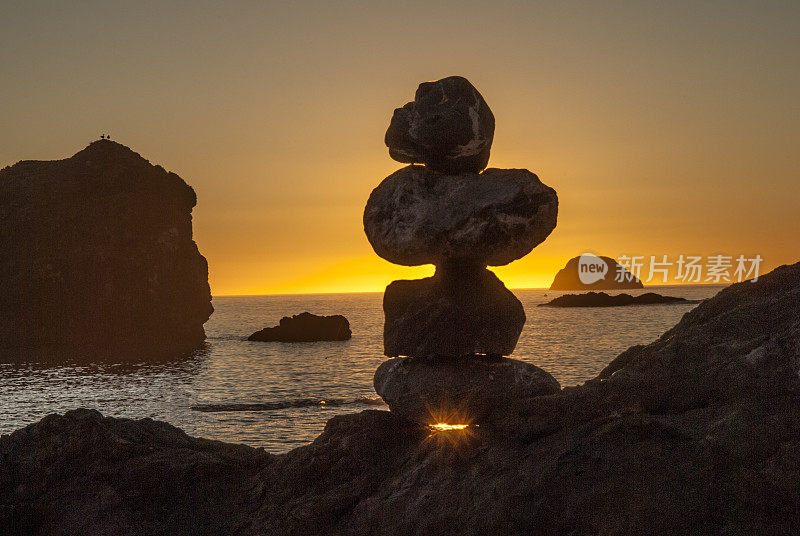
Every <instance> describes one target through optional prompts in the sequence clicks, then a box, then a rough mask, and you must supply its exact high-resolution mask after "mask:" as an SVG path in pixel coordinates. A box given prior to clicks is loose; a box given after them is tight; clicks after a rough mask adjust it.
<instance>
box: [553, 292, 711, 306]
mask: <svg viewBox="0 0 800 536" xmlns="http://www.w3.org/2000/svg"><path fill="white" fill-rule="evenodd" d="M700 301H701V300H688V299H686V298H680V297H677V296H663V295H661V294H657V293H655V292H645V293H644V294H640V295H638V296H633V295H631V294H626V293H622V294H614V295H611V294H606V293H605V292H586V293H584V294H564V295H563V296H558V297H557V298H553V299H552V300H550V301H549V302H547V303H540V304H539V307H623V306H626V305H665V304H669V305H687V304H694V303H700Z"/></svg>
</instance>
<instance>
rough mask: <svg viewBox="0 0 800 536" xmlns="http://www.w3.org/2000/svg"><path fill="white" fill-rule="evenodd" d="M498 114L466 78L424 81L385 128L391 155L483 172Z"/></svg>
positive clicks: (456, 170)
mask: <svg viewBox="0 0 800 536" xmlns="http://www.w3.org/2000/svg"><path fill="white" fill-rule="evenodd" d="M493 137H494V115H492V110H490V109H489V105H488V104H486V101H484V100H483V97H482V96H481V94H480V93H478V90H477V89H475V88H474V87H473V85H472V84H470V83H469V81H468V80H467V79H466V78H463V77H461V76H450V77H447V78H442V79H441V80H437V81H436V82H423V83H422V84H420V85H419V88H418V89H417V93H416V95H415V97H414V101H413V102H409V103H408V104H406V105H405V106H403V107H402V108H397V109H396V110H395V111H394V115H393V116H392V121H391V123H390V124H389V129H388V130H387V131H386V139H385V141H386V146H387V147H389V156H391V157H392V158H394V159H395V160H397V161H398V162H406V163H411V164H414V163H417V164H425V165H427V166H428V167H430V168H431V169H435V170H437V171H441V172H443V173H462V172H478V171H480V170H482V169H483V168H485V167H486V164H487V163H488V162H489V151H490V150H491V148H492V138H493Z"/></svg>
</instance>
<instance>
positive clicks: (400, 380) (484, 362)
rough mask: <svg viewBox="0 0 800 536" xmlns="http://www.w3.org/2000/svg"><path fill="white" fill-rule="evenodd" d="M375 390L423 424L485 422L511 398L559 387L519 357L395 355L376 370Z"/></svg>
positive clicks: (393, 408) (391, 405) (501, 411)
mask: <svg viewBox="0 0 800 536" xmlns="http://www.w3.org/2000/svg"><path fill="white" fill-rule="evenodd" d="M374 383H375V392H377V393H378V394H379V395H380V396H381V398H383V400H384V401H385V402H386V404H387V405H388V406H389V409H390V410H391V411H392V412H393V413H396V414H397V415H400V416H401V417H405V418H407V419H411V420H413V421H417V422H420V423H427V424H435V423H451V424H465V423H469V424H485V423H491V422H492V421H496V420H498V419H502V418H503V417H504V416H505V411H506V409H507V407H508V402H509V400H515V399H520V398H530V397H533V396H541V395H552V394H554V393H558V392H559V391H560V390H561V386H560V385H559V384H558V381H557V380H556V379H555V378H553V376H551V375H550V374H549V373H548V372H546V371H544V370H542V369H540V368H539V367H537V366H534V365H531V364H530V363H523V362H522V361H517V360H516V359H507V358H500V359H490V358H486V357H483V358H481V357H465V358H454V359H449V360H442V359H439V360H436V361H432V360H428V359H421V358H411V357H396V358H394V359H390V360H388V361H384V362H383V363H382V364H381V366H380V367H378V370H376V371H375V380H374Z"/></svg>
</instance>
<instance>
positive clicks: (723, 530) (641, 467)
mask: <svg viewBox="0 0 800 536" xmlns="http://www.w3.org/2000/svg"><path fill="white" fill-rule="evenodd" d="M798 372H800V264H796V265H793V266H786V267H781V268H778V269H777V270H775V271H773V272H772V273H771V274H768V275H766V276H762V277H761V278H760V279H759V280H758V282H756V283H749V282H747V283H740V284H736V285H732V286H731V287H729V288H727V289H725V290H723V291H722V292H720V293H719V294H718V295H717V296H716V297H714V298H713V299H710V300H708V301H705V302H704V303H702V304H700V305H699V306H698V307H697V308H695V309H694V310H693V311H691V312H689V313H687V314H686V315H685V316H684V317H683V319H682V320H681V322H680V323H679V324H678V325H677V326H675V327H674V328H673V329H671V330H670V331H668V332H667V333H665V334H664V335H663V336H662V337H661V338H660V339H658V340H657V341H655V342H653V343H652V344H649V345H647V346H636V347H633V348H631V349H630V350H628V351H626V352H624V353H623V354H621V355H620V356H619V357H618V358H617V359H615V360H614V361H613V362H612V363H611V364H610V365H609V366H608V367H607V368H606V370H605V371H603V373H602V374H601V375H600V377H598V378H597V379H595V380H592V381H590V382H587V383H586V384H584V385H582V386H578V387H567V388H565V389H562V390H561V392H560V393H558V394H554V395H548V396H539V397H534V398H528V399H524V400H518V401H515V402H513V403H512V404H511V405H510V406H509V407H508V408H507V410H506V412H505V417H504V418H503V419H501V420H499V421H497V422H495V423H494V424H493V425H492V426H489V425H486V426H480V427H478V428H474V429H467V430H465V431H460V432H443V433H437V432H433V431H431V430H429V429H426V428H425V427H421V426H419V425H415V424H413V423H410V422H408V421H405V420H403V419H402V418H401V417H398V416H397V415H394V414H392V413H391V412H385V411H375V410H371V411H364V412H362V413H360V414H354V415H346V416H338V417H334V418H333V419H331V420H330V421H329V422H328V424H327V426H326V427H325V432H324V433H323V434H322V435H321V436H320V437H319V438H317V439H316V440H315V441H314V442H313V443H312V444H310V445H308V446H305V447H301V448H298V449H295V450H293V451H291V452H289V453H288V454H285V455H281V456H267V455H265V454H263V453H258V452H257V451H253V450H251V449H247V448H245V447H239V446H234V445H220V444H218V443H212V442H202V441H198V440H190V439H188V438H186V437H185V436H184V435H183V434H181V433H180V432H178V431H175V430H173V429H172V428H171V427H169V426H168V425H164V424H161V423H156V422H153V421H147V420H145V421H138V422H130V421H125V420H121V419H102V418H101V417H100V416H99V415H97V414H94V413H91V414H89V415H90V417H89V418H86V419H83V420H80V423H79V422H78V421H79V419H77V415H75V414H69V415H68V416H67V417H49V418H46V419H44V420H43V421H41V422H39V423H37V424H35V425H31V426H29V427H28V428H26V429H24V430H21V431H17V432H15V433H14V434H12V435H10V436H3V437H2V438H0V526H2V527H3V528H5V529H6V531H7V532H8V533H10V534H60V533H63V534H76V535H80V534H118V535H126V534H142V533H155V534H158V533H175V532H182V533H194V534H204V533H236V534H245V535H249V534H275V535H282V534H297V535H301V534H302V535H317V534H348V535H361V534H401V535H402V534H409V535H410V534H416V535H423V536H424V535H441V534H453V535H455V534H476V535H478V534H481V535H482V534H519V535H522V534H526V535H527V534H534V535H538V534H541V535H546V534H571V535H578V536H584V535H586V536H588V535H596V534H618V535H627V534H637V535H638V534H642V535H660V534H664V535H675V534H692V535H706V534H719V535H733V534H770V535H792V534H797V533H799V532H800V509H798V507H797V505H798V504H800V377H798ZM81 423H82V424H81ZM123 430H127V431H126V432H124V433H123ZM176 527H177V528H176ZM51 529H52V530H51Z"/></svg>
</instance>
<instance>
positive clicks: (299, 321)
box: [247, 312, 353, 342]
mask: <svg viewBox="0 0 800 536" xmlns="http://www.w3.org/2000/svg"><path fill="white" fill-rule="evenodd" d="M352 336H353V334H352V332H351V331H350V322H348V321H347V319H346V318H345V317H344V316H342V315H331V316H318V315H312V314H311V313H308V312H306V313H300V314H299V315H294V316H292V317H288V316H284V317H283V318H281V320H280V323H279V324H278V325H277V326H275V327H272V328H264V329H262V330H259V331H256V332H255V333H253V334H252V335H250V336H249V337H248V338H247V340H248V341H262V342H276V341H277V342H314V341H346V340H348V339H350V338H351V337H352Z"/></svg>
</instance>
